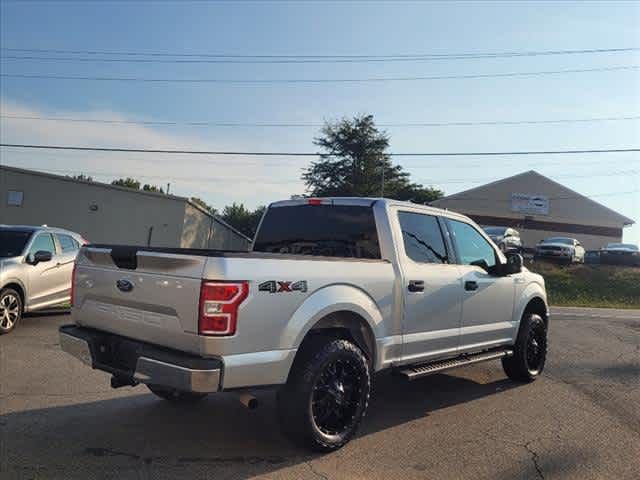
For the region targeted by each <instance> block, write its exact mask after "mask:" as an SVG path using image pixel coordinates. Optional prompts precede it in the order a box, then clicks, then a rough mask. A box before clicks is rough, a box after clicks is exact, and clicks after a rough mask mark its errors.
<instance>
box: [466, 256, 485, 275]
mask: <svg viewBox="0 0 640 480" xmlns="http://www.w3.org/2000/svg"><path fill="white" fill-rule="evenodd" d="M469 265H473V266H475V267H480V268H481V269H483V270H484V271H486V272H488V271H489V264H488V263H487V261H486V260H485V259H484V258H481V259H480V260H474V261H473V262H471V263H470V264H469Z"/></svg>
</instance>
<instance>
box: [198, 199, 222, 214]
mask: <svg viewBox="0 0 640 480" xmlns="http://www.w3.org/2000/svg"><path fill="white" fill-rule="evenodd" d="M191 201H192V202H193V203H195V204H196V205H199V206H200V207H202V208H204V209H205V210H206V211H207V212H209V213H211V215H217V214H218V211H217V210H216V209H215V208H213V207H212V206H211V205H209V204H208V203H207V202H205V201H204V200H202V199H201V198H198V197H191Z"/></svg>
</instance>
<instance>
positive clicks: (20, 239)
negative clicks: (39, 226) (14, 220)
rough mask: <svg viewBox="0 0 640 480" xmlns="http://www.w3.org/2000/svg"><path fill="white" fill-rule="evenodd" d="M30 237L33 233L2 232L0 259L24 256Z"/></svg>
mask: <svg viewBox="0 0 640 480" xmlns="http://www.w3.org/2000/svg"><path fill="white" fill-rule="evenodd" d="M29 237H31V232H20V231H11V230H3V231H0V258H3V257H4V258H7V257H17V256H19V255H22V252H23V251H24V247H25V246H26V245H27V242H28V241H29Z"/></svg>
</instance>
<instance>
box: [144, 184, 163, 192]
mask: <svg viewBox="0 0 640 480" xmlns="http://www.w3.org/2000/svg"><path fill="white" fill-rule="evenodd" d="M142 190H144V191H145V192H157V193H164V190H163V189H162V187H158V186H157V185H149V184H148V183H145V184H144V185H143V186H142Z"/></svg>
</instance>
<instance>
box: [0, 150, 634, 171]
mask: <svg viewBox="0 0 640 480" xmlns="http://www.w3.org/2000/svg"><path fill="white" fill-rule="evenodd" d="M107 153H108V152H107ZM20 154H28V155H32V154H31V152H29V149H24V150H16V151H14V152H12V155H20ZM47 158H48V159H49V160H51V161H52V162H58V161H59V159H58V158H54V157H47ZM256 158H257V157H256ZM472 158H473V157H472ZM458 159H460V160H462V159H464V157H458ZM220 160H221V159H218V158H209V159H205V160H204V161H211V162H217V161H220ZM292 160H293V161H294V160H295V157H294V158H293V159H292ZM503 160H505V161H507V162H509V163H500V164H498V163H496V161H495V160H493V161H492V162H491V165H492V166H505V167H509V166H512V165H513V164H512V163H511V162H513V160H512V159H509V158H504V159H503ZM572 160H578V161H579V162H580V164H579V165H574V164H569V163H568V162H570V161H572ZM611 162H619V160H618V159H615V158H614V157H609V158H599V159H598V160H591V161H589V160H584V159H583V158H580V157H573V158H566V157H565V158H563V160H562V161H561V162H559V163H558V162H557V161H552V162H549V159H538V160H536V161H535V164H520V163H519V164H518V165H517V166H518V168H521V169H522V170H534V169H537V168H554V167H559V166H562V167H566V166H567V165H571V166H573V167H580V168H583V167H585V166H592V165H598V166H607V167H608V168H616V167H618V166H619V164H618V163H616V164H610V163H611ZM634 162H635V160H632V161H631V162H629V161H627V162H626V163H625V166H633V167H635V166H636V164H635V163H634ZM242 164H243V165H255V166H264V167H275V166H278V167H280V166H282V167H294V168H295V167H296V164H294V163H291V161H286V160H281V161H278V160H276V161H273V160H271V159H270V158H269V159H264V160H261V161H259V160H248V159H245V160H243V162H242ZM637 166H638V167H640V164H638V165H637ZM402 167H403V168H406V169H417V170H425V169H426V170H438V169H442V168H446V169H452V168H458V169H465V170H468V169H469V168H473V167H482V168H485V169H486V167H487V163H486V160H484V161H480V162H478V163H466V162H465V163H461V164H457V163H454V164H452V163H447V164H440V165H436V164H433V163H431V164H427V165H425V164H421V165H416V164H406V163H403V164H402Z"/></svg>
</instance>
